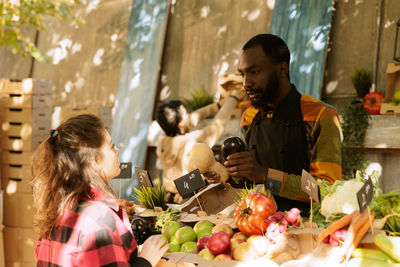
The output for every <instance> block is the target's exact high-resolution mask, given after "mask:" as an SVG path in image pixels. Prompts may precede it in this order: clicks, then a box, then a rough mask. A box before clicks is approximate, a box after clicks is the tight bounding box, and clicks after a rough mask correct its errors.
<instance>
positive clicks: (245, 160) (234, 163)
mask: <svg viewBox="0 0 400 267" xmlns="http://www.w3.org/2000/svg"><path fill="white" fill-rule="evenodd" d="M224 165H225V167H226V168H227V170H228V173H229V176H244V177H246V178H247V179H249V180H251V181H253V182H256V183H264V182H265V181H266V178H267V174H266V173H265V169H264V168H263V167H262V166H261V165H259V164H258V163H257V162H256V161H255V160H254V159H253V156H252V155H251V153H250V152H248V151H245V152H238V153H234V154H231V155H229V156H228V158H227V159H226V161H225V162H224Z"/></svg>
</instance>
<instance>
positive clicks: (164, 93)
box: [160, 85, 171, 101]
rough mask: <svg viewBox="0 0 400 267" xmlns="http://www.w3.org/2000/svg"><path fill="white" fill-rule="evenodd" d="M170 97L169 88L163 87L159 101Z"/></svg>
mask: <svg viewBox="0 0 400 267" xmlns="http://www.w3.org/2000/svg"><path fill="white" fill-rule="evenodd" d="M170 95H171V92H170V90H169V86H168V85H166V86H164V87H163V88H162V89H161V91H160V101H165V100H167V99H168V97H169V96H170Z"/></svg>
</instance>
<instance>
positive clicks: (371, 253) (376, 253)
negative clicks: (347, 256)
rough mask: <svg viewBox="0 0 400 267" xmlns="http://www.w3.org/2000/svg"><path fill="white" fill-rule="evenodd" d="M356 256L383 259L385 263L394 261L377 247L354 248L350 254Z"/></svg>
mask: <svg viewBox="0 0 400 267" xmlns="http://www.w3.org/2000/svg"><path fill="white" fill-rule="evenodd" d="M351 256H353V257H357V258H367V259H371V260H378V261H384V262H387V263H394V262H395V261H394V260H393V259H392V258H391V257H390V256H389V255H388V254H386V253H385V252H383V251H381V250H377V249H368V248H356V249H355V250H354V251H353V253H352V254H351Z"/></svg>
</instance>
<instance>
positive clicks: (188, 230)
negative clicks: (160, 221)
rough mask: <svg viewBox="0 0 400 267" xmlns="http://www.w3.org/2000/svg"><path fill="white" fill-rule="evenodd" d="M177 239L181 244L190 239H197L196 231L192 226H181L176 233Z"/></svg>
mask: <svg viewBox="0 0 400 267" xmlns="http://www.w3.org/2000/svg"><path fill="white" fill-rule="evenodd" d="M175 237H176V241H178V243H179V244H181V245H182V244H183V243H185V242H188V241H195V240H196V233H195V232H194V231H193V228H192V227H190V226H184V227H182V228H179V229H178V230H177V231H176V233H175Z"/></svg>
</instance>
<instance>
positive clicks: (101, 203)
mask: <svg viewBox="0 0 400 267" xmlns="http://www.w3.org/2000/svg"><path fill="white" fill-rule="evenodd" d="M90 195H91V196H92V197H91V198H90V199H87V198H83V197H82V198H80V199H79V200H78V204H77V205H76V206H75V207H74V208H73V209H72V210H67V211H64V214H63V216H62V218H61V221H60V223H59V225H58V226H57V228H56V230H55V231H54V232H53V233H52V236H51V238H50V239H46V238H40V239H39V241H38V244H37V247H36V260H37V266H116V267H117V266H130V265H135V266H151V264H150V263H149V262H148V261H147V260H145V259H144V258H140V257H137V243H136V240H135V238H134V237H133V233H132V228H131V224H130V222H129V219H128V216H127V214H126V211H125V209H123V208H122V207H121V206H120V205H118V204H117V203H110V202H107V201H105V199H106V197H105V195H104V194H103V193H102V192H100V191H98V190H96V189H94V188H91V189H90Z"/></svg>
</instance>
